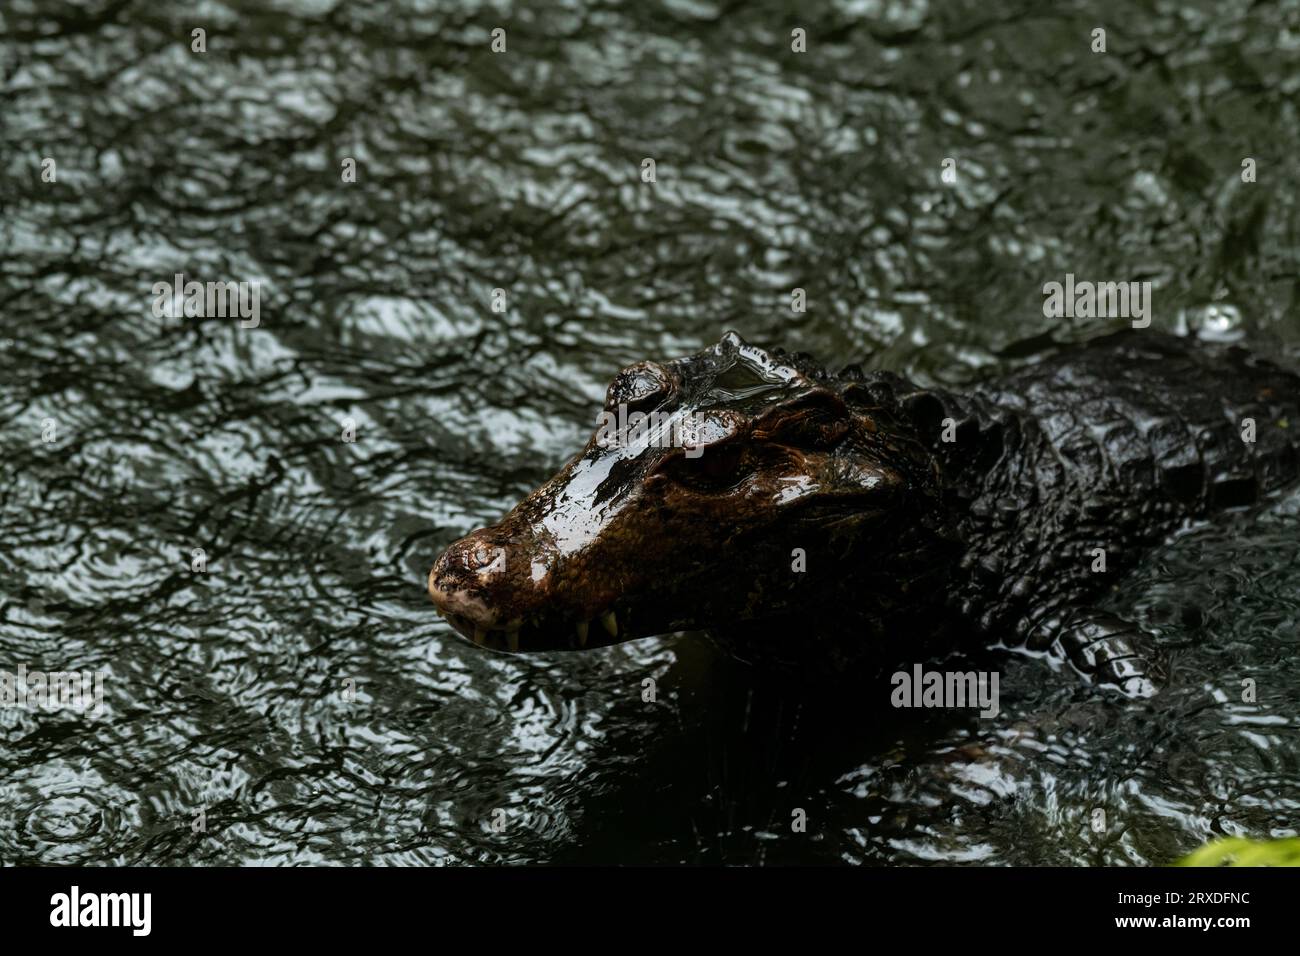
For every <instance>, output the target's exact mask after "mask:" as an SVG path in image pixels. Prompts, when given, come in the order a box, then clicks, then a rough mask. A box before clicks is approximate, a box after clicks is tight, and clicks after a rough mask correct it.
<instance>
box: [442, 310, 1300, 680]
mask: <svg viewBox="0 0 1300 956" xmlns="http://www.w3.org/2000/svg"><path fill="white" fill-rule="evenodd" d="M620 403H622V404H623V405H624V406H625V407H626V408H630V409H634V410H640V411H643V412H650V411H658V412H661V413H664V414H666V415H678V416H685V415H689V416H690V418H689V421H690V424H691V428H690V429H689V430H684V431H683V432H681V433H679V435H678V437H679V438H681V444H684V445H685V446H686V447H685V448H683V447H658V446H657V445H655V444H654V443H650V444H647V443H645V442H640V443H638V442H636V441H625V440H620V441H613V442H611V441H610V440H609V437H608V435H606V436H604V437H602V435H601V434H600V433H599V432H598V433H597V434H596V435H593V437H592V439H591V441H589V442H588V444H587V446H586V448H585V449H584V450H583V451H582V452H580V453H579V454H578V455H577V456H576V457H575V458H574V459H573V460H572V461H570V462H569V463H568V464H567V465H566V466H565V467H564V468H563V469H562V470H561V471H560V472H559V473H558V474H557V475H556V476H555V477H554V478H552V479H551V480H550V481H549V482H547V484H546V485H544V486H543V487H542V488H540V489H539V490H538V491H537V492H535V493H534V494H533V495H531V496H529V497H528V498H527V499H525V500H524V501H523V502H521V503H520V504H519V505H518V506H517V507H516V508H515V509H514V510H512V511H511V512H510V514H509V515H507V516H506V517H505V518H503V519H502V521H501V522H499V523H498V524H496V525H494V526H492V527H491V528H486V529H482V530H479V531H476V532H474V533H473V534H471V535H469V536H467V537H466V538H462V539H461V540H460V541H458V542H456V543H454V544H453V545H452V546H451V547H450V548H448V549H447V551H446V552H445V553H444V554H443V555H442V556H441V557H440V558H439V559H438V561H437V563H436V564H435V566H434V568H433V570H432V572H431V573H430V576H429V592H430V595H431V597H432V598H433V600H434V603H435V604H436V605H437V606H438V608H439V610H440V612H442V613H443V614H444V616H446V617H447V618H448V620H449V621H450V622H451V623H452V625H453V626H454V627H455V628H456V629H457V630H458V631H460V632H461V633H462V634H464V635H466V636H467V637H470V638H471V639H474V640H475V641H476V642H477V643H480V644H483V645H485V646H488V647H491V648H495V649H499V650H521V651H529V650H565V649H581V648H587V647H594V646H598V645H601V644H609V643H613V642H616V641H621V640H628V639H632V638H635V637H639V636H644V635H648V634H658V633H665V632H668V631H674V630H685V629H696V628H698V629H706V630H709V631H711V632H712V633H714V634H715V635H716V636H717V637H718V638H719V639H720V640H721V641H722V642H723V643H724V644H726V645H727V646H728V647H729V648H730V649H732V650H733V651H734V652H735V653H737V654H738V655H740V656H742V657H750V658H753V659H758V660H764V661H768V662H773V663H776V662H779V663H784V664H790V665H793V666H802V665H803V664H808V665H809V666H816V667H820V668H822V669H825V668H826V667H828V666H829V667H831V668H832V669H838V668H847V667H850V666H852V664H853V663H854V662H855V661H857V660H859V659H863V658H872V657H877V658H881V659H893V660H900V659H902V658H905V657H907V656H909V655H912V656H913V657H914V656H915V654H916V653H917V652H919V649H920V648H922V647H924V646H927V640H928V639H929V638H931V637H934V636H936V635H939V634H944V633H949V632H951V631H953V630H954V628H955V629H957V630H959V631H961V632H963V633H966V634H976V635H978V636H979V639H980V640H982V641H984V642H986V643H990V644H1005V645H1007V646H1014V647H1026V648H1028V649H1030V650H1040V651H1048V652H1051V653H1053V654H1055V655H1057V656H1059V657H1063V658H1065V659H1068V660H1069V661H1070V662H1071V663H1072V664H1073V665H1074V666H1075V667H1076V668H1077V669H1078V670H1079V671H1080V672H1082V673H1084V674H1085V675H1087V676H1089V677H1091V678H1093V679H1094V680H1096V681H1098V682H1100V683H1105V684H1111V685H1116V686H1119V687H1120V688H1122V689H1123V690H1125V691H1126V692H1128V693H1131V694H1138V695H1146V694H1150V693H1153V692H1154V691H1155V690H1156V689H1157V688H1158V682H1159V666H1158V664H1156V663H1154V661H1153V659H1152V655H1151V654H1150V653H1149V652H1148V650H1147V649H1146V648H1145V646H1144V645H1145V643H1146V636H1145V635H1144V634H1143V633H1142V632H1141V631H1139V630H1138V629H1137V628H1135V627H1133V626H1132V625H1130V624H1128V623H1126V622H1124V621H1122V620H1119V619H1117V618H1115V617H1113V616H1110V615H1107V614H1104V613H1100V612H1097V611H1096V610H1094V609H1092V608H1091V607H1090V603H1091V602H1094V601H1095V600H1096V598H1097V597H1098V595H1099V594H1101V593H1102V592H1103V591H1104V590H1105V589H1106V588H1107V587H1109V586H1110V585H1111V584H1113V583H1114V582H1115V581H1116V579H1117V577H1118V576H1119V575H1121V574H1123V573H1124V572H1125V571H1128V570H1131V569H1133V568H1134V567H1136V566H1138V565H1139V564H1140V562H1141V560H1142V558H1143V557H1144V556H1145V555H1147V554H1148V553H1149V552H1150V550H1151V549H1152V548H1153V547H1154V546H1156V545H1158V544H1159V543H1161V542H1162V541H1164V540H1165V539H1166V538H1167V537H1168V536H1169V535H1170V534H1171V533H1172V532H1174V531H1176V530H1178V529H1179V528H1180V527H1184V526H1186V525H1188V524H1189V523H1195V522H1199V521H1202V520H1204V519H1207V518H1210V517H1211V516H1212V515H1214V514H1215V513H1217V512H1221V511H1227V510H1230V509H1243V508H1248V507H1249V506H1251V505H1255V504H1257V503H1259V502H1260V501H1261V500H1262V499H1263V498H1264V497H1265V496H1266V495H1268V494H1269V493H1271V492H1273V491H1276V490H1278V489H1281V488H1283V487H1285V486H1286V485H1288V484H1290V483H1292V482H1293V481H1295V480H1296V478H1297V476H1298V474H1300V454H1298V451H1300V377H1298V376H1297V375H1296V374H1294V373H1292V372H1289V371H1286V370H1284V369H1282V368H1279V367H1278V366H1276V365H1274V364H1272V363H1270V362H1268V361H1266V360H1264V359H1263V358H1261V357H1259V356H1257V355H1254V354H1252V353H1251V352H1249V351H1247V350H1246V349H1244V348H1241V347H1237V346H1226V345H1221V344H1210V343H1204V342H1198V341H1195V340H1189V339H1182V338H1176V337H1172V336H1169V335H1165V334H1163V333H1158V332H1154V331H1125V332H1121V333H1117V334H1114V335H1110V336H1107V337H1105V338H1101V339H1098V340H1095V341H1093V342H1090V343H1088V344H1086V345H1082V346H1074V347H1070V348H1067V349H1064V350H1062V351H1061V352H1059V353H1057V354H1055V355H1053V356H1051V357H1049V358H1047V359H1044V360H1042V361H1040V362H1038V363H1037V364H1034V365H1032V366H1029V367H1026V368H1024V369H1023V370H1021V371H1018V372H1016V373H1014V374H1012V375H1010V376H1007V377H1004V378H1001V379H997V380H994V381H990V382H987V383H984V384H980V385H976V386H973V387H972V388H970V389H968V390H964V391H961V392H957V391H948V390H942V389H935V388H921V387H918V386H917V385H915V384H912V383H910V382H908V381H906V380H905V379H903V378H900V377H899V376H897V375H894V374H891V373H888V372H863V371H861V370H860V369H858V368H856V367H850V368H848V369H845V370H843V371H841V372H839V373H830V372H827V371H825V370H824V369H823V368H822V367H821V366H820V365H818V364H817V363H816V362H815V361H813V360H812V359H811V358H809V357H808V356H804V355H789V354H786V353H784V352H780V351H774V352H766V351H764V350H762V349H759V348H756V347H754V346H751V345H748V344H746V343H745V342H744V341H743V340H741V339H740V337H739V336H737V335H735V334H734V333H728V334H727V335H726V336H724V338H723V339H722V341H720V342H719V343H718V344H717V345H715V346H713V347H711V348H709V349H705V350H704V351H702V352H700V353H697V354H696V355H694V356H690V357H688V358H684V359H679V360H676V361H673V362H666V363H663V364H659V363H653V362H643V363H640V364H638V365H634V366H631V367H630V368H628V369H625V370H624V371H623V372H622V373H620V374H619V376H618V377H617V378H616V379H615V380H614V382H613V383H612V384H611V386H610V390H609V395H608V398H607V403H606V408H607V409H609V410H616V409H617V408H618V407H619V405H620ZM1247 419H1250V420H1253V422H1254V429H1255V436H1254V437H1255V440H1254V441H1253V442H1251V441H1247V440H1245V438H1244V434H1245V432H1244V430H1245V429H1246V427H1247V425H1246V420H1247ZM683 436H685V437H683ZM625 437H626V436H625ZM687 449H689V450H690V452H691V455H698V457H691V455H688V454H687ZM1103 553H1104V570H1101V569H1100V565H1099V556H1100V555H1102V554H1103Z"/></svg>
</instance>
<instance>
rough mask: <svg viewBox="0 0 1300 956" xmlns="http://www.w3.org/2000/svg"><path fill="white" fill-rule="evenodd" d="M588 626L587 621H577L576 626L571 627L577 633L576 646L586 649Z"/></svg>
mask: <svg viewBox="0 0 1300 956" xmlns="http://www.w3.org/2000/svg"><path fill="white" fill-rule="evenodd" d="M588 624H589V622H588V621H579V622H578V623H577V624H575V625H574V626H573V627H574V630H576V631H577V632H578V646H579V647H586V646H587V627H588Z"/></svg>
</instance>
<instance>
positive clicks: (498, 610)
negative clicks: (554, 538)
mask: <svg viewBox="0 0 1300 956" xmlns="http://www.w3.org/2000/svg"><path fill="white" fill-rule="evenodd" d="M559 564H560V562H559V560H558V553H557V551H556V550H555V548H554V546H553V545H550V544H548V543H547V542H546V541H545V540H544V538H543V537H542V536H537V535H534V534H531V533H529V532H527V531H525V532H522V533H518V532H517V533H511V532H508V531H505V530H504V529H503V528H502V527H501V526H497V527H494V528H483V529H481V530H479V531H475V532H474V533H473V534H470V535H468V536H466V537H464V538H461V539H460V540H459V541H456V542H455V543H453V544H452V545H451V546H450V547H448V548H447V550H446V551H444V552H443V553H442V556H441V557H439V558H438V560H437V562H436V563H435V564H434V566H433V570H432V571H430V572H429V597H430V598H432V599H433V603H434V606H435V607H437V609H438V612H439V613H440V614H441V615H442V616H443V617H444V618H446V620H447V621H448V623H450V624H451V626H452V627H454V628H455V629H456V630H457V631H458V632H459V633H461V634H462V635H464V636H465V637H468V638H469V639H470V640H472V641H473V642H474V643H475V644H479V645H481V646H484V647H488V648H491V649H493V650H499V651H520V650H524V651H545V650H581V649H583V648H586V647H589V646H598V645H601V644H606V643H612V642H613V640H614V638H615V637H617V636H618V624H617V619H616V617H615V615H614V614H613V613H606V614H603V615H600V614H598V615H595V618H596V619H595V620H590V617H591V615H590V614H589V613H588V612H585V611H584V610H583V609H582V608H579V607H577V606H570V605H571V604H572V602H570V601H567V600H565V598H564V596H563V593H562V592H563V591H564V590H565V589H563V588H562V587H561V586H560V584H559V582H558V581H557V574H556V568H557V567H558V566H559Z"/></svg>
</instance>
